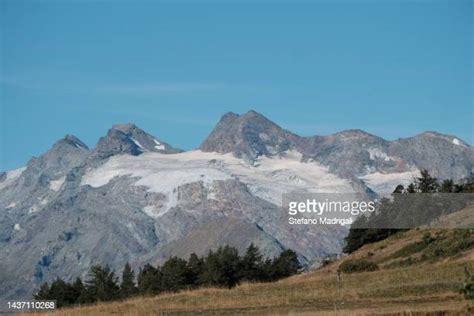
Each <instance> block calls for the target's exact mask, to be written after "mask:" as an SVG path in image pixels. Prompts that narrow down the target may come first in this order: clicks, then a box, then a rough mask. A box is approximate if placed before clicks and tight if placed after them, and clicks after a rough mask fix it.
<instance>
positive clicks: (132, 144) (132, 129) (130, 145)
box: [93, 123, 181, 158]
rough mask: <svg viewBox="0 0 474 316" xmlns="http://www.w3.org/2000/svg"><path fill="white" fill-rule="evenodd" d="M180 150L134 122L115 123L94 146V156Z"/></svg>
mask: <svg viewBox="0 0 474 316" xmlns="http://www.w3.org/2000/svg"><path fill="white" fill-rule="evenodd" d="M180 151H181V150H179V149H176V148H173V147H172V146H171V145H169V144H167V143H165V142H163V141H161V140H159V139H158V138H156V137H154V136H152V135H150V134H148V133H146V132H145V131H144V130H142V129H141V128H139V127H137V126H136V125H135V124H132V123H127V124H116V125H114V126H112V128H111V129H109V130H108V132H107V135H106V136H105V137H102V138H100V139H99V142H98V143H97V146H96V147H95V148H94V153H93V156H94V157H99V158H108V157H110V156H113V155H116V154H129V155H133V156H138V155H140V154H142V153H144V152H159V153H164V154H170V153H177V152H180Z"/></svg>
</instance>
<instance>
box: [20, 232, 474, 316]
mask: <svg viewBox="0 0 474 316" xmlns="http://www.w3.org/2000/svg"><path fill="white" fill-rule="evenodd" d="M421 234H422V233H421V232H418V231H410V232H407V233H405V234H402V235H399V236H393V237H391V238H389V239H388V240H384V241H382V242H380V243H376V244H372V245H367V246H365V247H363V248H362V249H360V250H359V251H357V252H356V253H355V254H353V255H351V256H350V258H367V257H370V258H372V260H374V262H384V258H387V257H389V256H390V255H391V254H393V253H394V252H396V251H398V250H399V249H401V248H402V247H403V246H406V245H407V244H409V243H410V242H415V241H418V240H419V239H420V238H421V237H420V236H421ZM369 253H370V256H369V255H368V254H369ZM473 253H474V251H472V250H471V251H468V252H466V253H464V254H462V255H460V256H457V257H456V258H452V259H445V260H442V261H440V262H435V263H433V262H426V263H422V264H417V265H412V266H408V267H401V268H392V269H381V270H378V271H374V272H364V273H354V274H343V275H342V277H341V282H340V283H339V284H338V282H337V281H336V280H337V268H338V265H339V264H340V262H341V261H342V260H339V261H336V262H333V263H331V264H329V265H328V266H326V267H324V268H321V269H319V270H316V271H313V272H308V273H304V274H301V275H297V276H294V277H291V278H288V279H285V280H281V281H279V282H276V283H261V284H241V285H239V286H237V287H236V288H234V289H231V290H228V289H209V288H208V289H198V290H193V291H183V292H180V293H175V294H162V295H158V296H155V297H138V298H134V299H130V300H127V301H123V302H112V303H99V304H95V305H89V306H83V307H75V308H68V309H62V310H58V311H56V312H54V313H53V314H54V315H64V316H66V315H68V316H69V315H71V316H75V315H110V314H116V315H222V314H224V315H239V314H247V315H346V314H347V315H372V314H373V315H381V314H386V315H447V314H453V315H468V313H469V312H468V309H472V308H473V307H472V303H471V302H468V301H466V300H464V298H463V297H462V295H461V294H460V293H459V287H460V284H461V282H462V281H463V276H464V274H463V270H464V267H465V266H467V267H468V268H469V269H470V270H471V271H473V270H474V260H472V258H473ZM343 260H344V259H343ZM471 312H472V310H471ZM28 315H31V314H28Z"/></svg>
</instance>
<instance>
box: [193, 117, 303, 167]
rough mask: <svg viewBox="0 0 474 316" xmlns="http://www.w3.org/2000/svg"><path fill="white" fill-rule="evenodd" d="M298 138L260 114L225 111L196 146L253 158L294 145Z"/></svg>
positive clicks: (290, 147) (205, 149) (273, 153)
mask: <svg viewBox="0 0 474 316" xmlns="http://www.w3.org/2000/svg"><path fill="white" fill-rule="evenodd" d="M299 142H300V137H299V136H297V135H295V134H293V133H291V132H289V131H287V130H284V129H283V128H281V127H280V126H278V125H277V124H275V123H274V122H272V121H270V120H269V119H267V118H266V117H265V116H263V115H262V114H260V113H258V112H255V111H249V112H247V113H245V114H243V115H238V114H235V113H232V112H230V113H227V114H225V115H224V116H223V117H222V118H221V120H220V121H219V123H217V125H216V127H215V128H214V130H213V131H212V132H211V134H210V135H209V136H208V138H207V139H206V140H205V141H204V142H203V143H202V145H201V146H200V149H201V150H202V151H206V152H219V153H233V154H234V155H235V156H236V157H242V158H246V159H249V160H255V159H256V158H257V157H258V156H261V155H267V156H270V155H276V154H278V153H281V152H284V151H286V150H289V149H293V148H297V144H298V143H299Z"/></svg>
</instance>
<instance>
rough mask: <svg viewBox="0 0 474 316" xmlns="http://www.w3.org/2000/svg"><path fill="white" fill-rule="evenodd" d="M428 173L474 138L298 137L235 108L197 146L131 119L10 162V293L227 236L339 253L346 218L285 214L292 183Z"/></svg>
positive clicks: (463, 170) (4, 268)
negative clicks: (295, 221)
mask: <svg viewBox="0 0 474 316" xmlns="http://www.w3.org/2000/svg"><path fill="white" fill-rule="evenodd" d="M420 169H426V170H428V171H429V172H430V173H431V174H432V175H433V176H435V177H437V178H440V179H448V178H450V179H454V180H456V181H462V180H463V179H470V178H472V177H473V173H474V149H473V148H472V147H471V146H470V145H469V144H467V143H465V142H463V141H462V140H461V139H459V138H458V137H455V136H450V135H443V134H440V133H437V132H425V133H422V134H419V135H416V136H414V137H410V138H404V139H398V140H394V141H388V140H385V139H383V138H380V137H378V136H375V135H371V134H369V133H367V132H364V131H362V130H346V131H342V132H339V133H336V134H332V135H328V136H311V137H301V136H299V135H296V134H294V133H292V132H290V131H287V130H285V129H283V128H281V127H279V126H278V125H277V124H275V123H273V122H272V121H270V120H269V119H267V118H266V117H264V116H263V115H261V114H259V113H257V112H255V111H250V112H248V113H246V114H243V115H238V114H235V113H227V114H225V115H224V116H223V117H222V118H221V120H220V121H219V123H218V124H217V125H216V127H215V128H214V130H213V131H212V132H211V133H210V135H209V136H208V137H207V139H206V140H204V142H203V143H202V144H201V146H200V147H199V149H196V150H192V151H182V150H179V149H177V148H174V147H173V146H171V145H170V144H168V143H166V142H164V141H162V140H160V139H158V138H156V137H154V136H152V135H150V134H148V133H146V132H145V131H143V130H142V129H140V128H139V127H137V126H135V125H134V124H120V125H114V126H113V127H112V128H111V129H110V130H109V131H108V133H107V135H106V136H104V137H102V138H100V139H99V141H98V143H97V145H96V146H95V147H94V148H92V149H90V148H88V147H87V145H86V144H84V143H83V142H82V141H80V140H79V139H78V138H77V137H75V136H72V135H67V136H65V137H64V138H63V139H61V140H59V141H57V142H56V143H55V144H54V145H53V146H52V148H51V149H50V150H48V151H47V152H46V153H44V154H43V155H41V156H39V157H34V158H32V159H31V160H30V161H29V162H28V163H27V165H26V166H25V167H23V168H20V169H16V170H12V171H8V172H3V173H0V283H1V284H2V287H1V289H0V298H15V299H18V298H30V297H31V294H32V292H33V291H34V290H36V289H37V288H38V287H39V285H40V284H41V283H43V282H45V281H48V282H50V281H51V280H53V279H55V278H57V277H61V278H63V279H66V280H68V279H69V278H75V277H78V276H81V277H86V273H87V271H88V270H89V268H90V266H91V265H93V264H103V265H105V264H108V265H109V266H110V267H111V268H113V269H115V270H120V269H121V268H122V267H123V265H124V264H125V263H126V262H130V263H131V265H132V266H133V267H138V266H142V265H143V264H145V263H157V262H160V261H162V260H163V259H164V258H167V257H169V256H172V255H176V256H182V257H187V256H189V254H190V253H192V252H195V253H197V254H204V253H206V252H208V251H209V250H210V249H214V248H216V247H218V246H219V245H231V246H234V247H236V248H238V249H239V250H240V251H243V250H244V249H245V248H246V247H247V246H248V245H249V244H250V243H251V242H253V243H254V244H256V245H257V246H258V247H259V248H260V249H262V250H263V252H264V254H265V255H266V256H274V255H276V254H278V253H280V252H281V251H282V250H284V249H287V248H291V249H293V250H295V251H296V252H297V254H298V256H299V258H300V260H301V261H302V262H303V263H306V264H311V263H312V262H314V261H315V260H318V259H321V258H323V257H325V256H328V255H333V254H340V253H341V249H342V243H343V238H344V236H345V235H346V234H347V228H345V227H342V226H324V227H321V226H318V227H313V226H299V227H297V228H295V227H292V226H290V225H288V222H287V220H288V218H287V214H286V213H285V212H282V211H281V207H280V206H281V203H282V194H284V193H290V192H342V193H350V192H359V193H364V194H371V195H385V194H387V193H390V192H391V191H393V189H394V188H395V186H396V185H398V184H404V185H406V184H408V183H410V182H412V181H413V178H414V177H416V176H417V175H418V174H419V170H420Z"/></svg>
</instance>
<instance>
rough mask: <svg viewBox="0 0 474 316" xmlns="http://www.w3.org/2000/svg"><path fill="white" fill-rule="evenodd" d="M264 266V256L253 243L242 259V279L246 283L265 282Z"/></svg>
mask: <svg viewBox="0 0 474 316" xmlns="http://www.w3.org/2000/svg"><path fill="white" fill-rule="evenodd" d="M262 265H263V263H262V255H261V254H260V251H259V250H258V248H257V247H256V246H255V245H254V244H253V243H251V244H250V246H248V247H247V250H246V251H245V254H244V256H243V257H242V263H241V269H240V277H241V278H242V280H244V281H250V282H252V281H263V280H264V277H263V275H262Z"/></svg>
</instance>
